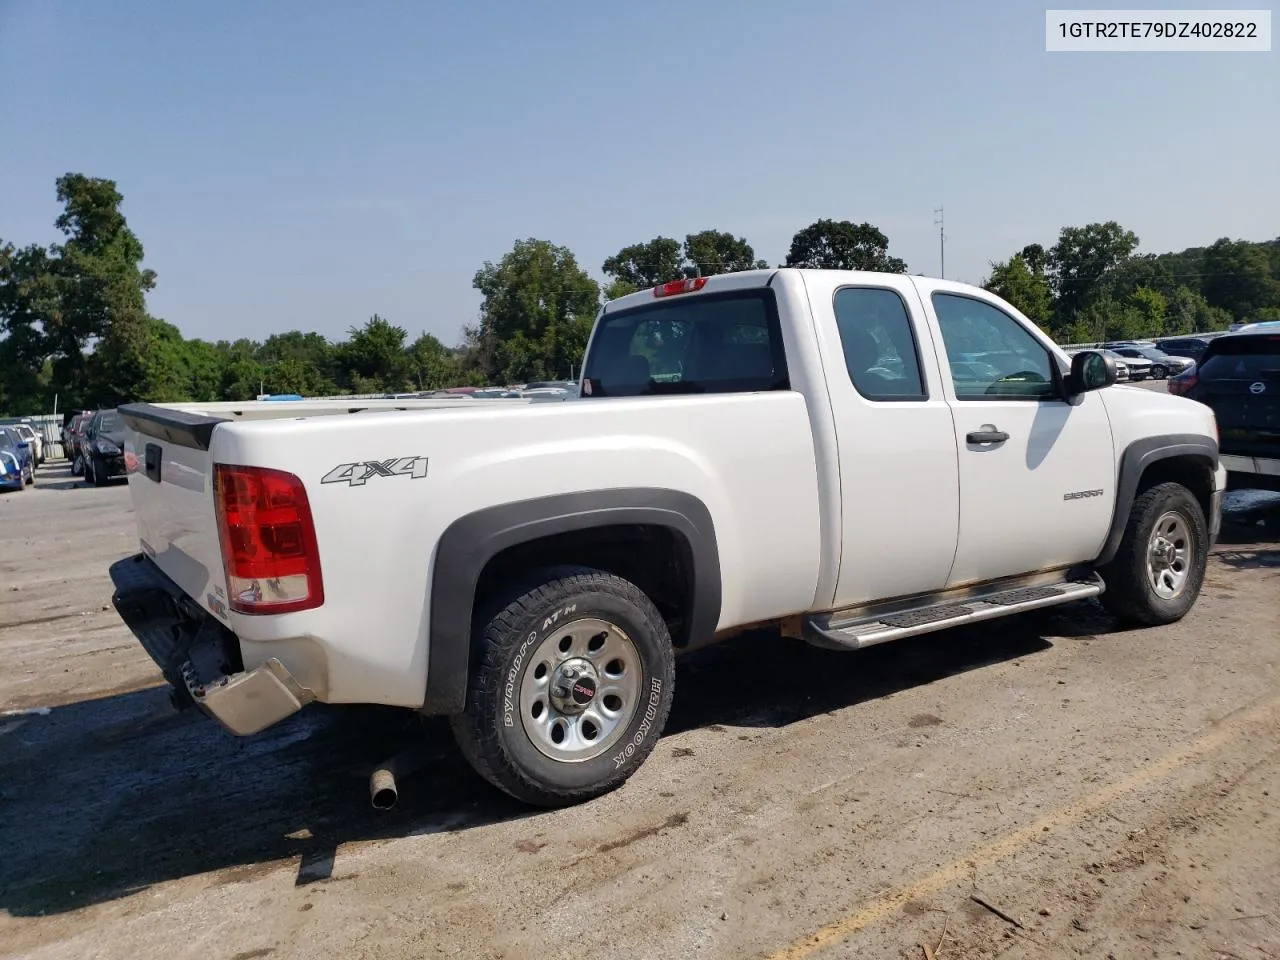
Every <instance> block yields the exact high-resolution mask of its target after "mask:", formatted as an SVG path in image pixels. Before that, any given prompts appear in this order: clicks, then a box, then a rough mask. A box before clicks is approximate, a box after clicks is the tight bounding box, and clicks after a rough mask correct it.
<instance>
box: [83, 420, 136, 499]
mask: <svg viewBox="0 0 1280 960" xmlns="http://www.w3.org/2000/svg"><path fill="white" fill-rule="evenodd" d="M80 449H81V452H82V458H83V460H84V477H85V479H86V480H88V481H90V482H91V483H93V485H94V486H95V487H101V486H102V485H103V484H105V483H106V482H107V481H108V480H111V479H113V478H115V477H124V476H127V475H128V471H127V470H126V469H125V465H124V421H123V420H121V419H120V414H118V413H116V411H114V410H99V411H97V412H96V413H95V414H94V415H93V416H91V417H90V418H89V421H88V423H86V424H85V426H84V437H83V439H82V440H81V442H80Z"/></svg>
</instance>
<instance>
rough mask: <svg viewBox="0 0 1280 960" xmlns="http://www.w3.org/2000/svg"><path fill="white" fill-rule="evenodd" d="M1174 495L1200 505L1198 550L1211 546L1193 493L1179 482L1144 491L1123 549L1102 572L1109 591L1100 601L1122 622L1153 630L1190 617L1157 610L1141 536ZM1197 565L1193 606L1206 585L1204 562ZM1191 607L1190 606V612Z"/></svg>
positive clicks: (1195, 515) (1131, 511) (1132, 512)
mask: <svg viewBox="0 0 1280 960" xmlns="http://www.w3.org/2000/svg"><path fill="white" fill-rule="evenodd" d="M1174 494H1181V495H1184V496H1186V497H1187V498H1188V499H1189V500H1190V501H1191V502H1192V503H1193V504H1196V506H1197V509H1196V510H1195V511H1194V512H1193V515H1192V523H1191V526H1192V527H1194V533H1195V536H1196V539H1197V541H1198V549H1199V550H1201V551H1203V550H1204V549H1205V547H1206V545H1207V543H1208V539H1207V536H1208V528H1207V525H1206V524H1205V521H1204V516H1203V513H1202V512H1201V510H1200V509H1199V505H1198V504H1197V503H1196V499H1195V497H1194V496H1193V495H1192V493H1191V491H1190V490H1188V489H1187V488H1186V487H1185V486H1183V485H1182V484H1180V483H1177V482H1176V481H1168V482H1165V483H1158V484H1156V485H1155V486H1153V487H1151V488H1149V489H1147V490H1144V491H1143V492H1142V493H1141V494H1140V495H1139V496H1138V497H1137V498H1136V499H1135V500H1134V501H1133V506H1132V507H1131V508H1130V509H1129V518H1128V520H1127V522H1126V524H1125V531H1124V537H1123V539H1121V541H1120V549H1119V550H1118V551H1117V552H1116V555H1115V557H1114V558H1113V559H1112V560H1111V562H1110V563H1108V564H1107V565H1106V567H1105V568H1104V569H1103V570H1102V571H1101V573H1102V578H1103V580H1104V581H1105V583H1106V585H1107V589H1106V591H1105V592H1103V594H1102V596H1101V597H1100V598H1099V599H1100V600H1101V602H1102V605H1103V607H1105V608H1106V609H1107V610H1108V611H1109V612H1110V613H1111V614H1113V615H1114V616H1115V617H1117V618H1118V619H1119V620H1121V621H1124V622H1127V623H1132V624H1136V625H1141V626H1148V627H1151V626H1160V625H1163V624H1167V623H1172V622H1175V621H1177V620H1180V619H1181V618H1182V617H1183V616H1185V615H1186V610H1184V611H1182V612H1181V613H1179V614H1178V615H1177V616H1173V617H1172V618H1171V617H1170V616H1169V615H1168V614H1167V613H1161V612H1159V611H1157V610H1155V609H1153V607H1152V602H1151V591H1150V587H1149V585H1148V584H1147V582H1146V574H1145V565H1146V546H1147V545H1146V538H1145V537H1139V536H1138V535H1137V533H1138V529H1139V528H1140V527H1142V526H1143V525H1144V524H1145V523H1146V520H1147V518H1148V517H1149V515H1150V514H1151V513H1153V512H1154V508H1155V505H1156V504H1158V503H1159V502H1160V501H1162V500H1165V499H1167V498H1168V497H1170V496H1172V495H1174ZM1195 563H1196V566H1197V567H1198V568H1199V569H1198V570H1196V571H1194V572H1193V574H1192V576H1193V578H1194V580H1195V582H1193V583H1190V584H1188V588H1189V590H1190V591H1191V593H1192V596H1193V599H1192V604H1194V602H1195V600H1194V598H1195V596H1197V595H1198V594H1199V591H1200V588H1201V586H1202V584H1203V582H1204V568H1203V563H1202V561H1201V559H1200V558H1197V559H1196V560H1195ZM1190 606H1191V605H1188V608H1187V609H1188V610H1189V609H1190Z"/></svg>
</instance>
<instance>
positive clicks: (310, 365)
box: [0, 174, 1280, 415]
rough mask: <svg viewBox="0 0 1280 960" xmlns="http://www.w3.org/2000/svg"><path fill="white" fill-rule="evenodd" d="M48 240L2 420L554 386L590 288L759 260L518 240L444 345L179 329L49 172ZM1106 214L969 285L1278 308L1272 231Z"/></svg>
mask: <svg viewBox="0 0 1280 960" xmlns="http://www.w3.org/2000/svg"><path fill="white" fill-rule="evenodd" d="M56 189H57V197H58V201H59V202H60V203H61V204H62V208H63V209H62V213H61V214H60V215H59V216H58V218H57V220H56V221H55V226H56V227H57V229H58V230H59V231H60V233H61V234H62V237H63V239H62V241H61V242H59V243H54V244H51V245H49V246H47V247H45V246H41V245H38V244H30V245H27V246H24V247H18V246H16V245H15V244H13V243H12V242H5V241H4V240H3V239H0V412H2V413H8V414H16V415H24V414H32V413H38V412H44V411H47V410H49V409H51V407H52V405H53V400H54V397H55V395H56V396H57V397H58V402H59V406H60V408H62V409H83V408H96V407H109V406H116V405H118V404H120V403H122V402H126V401H132V400H147V401H151V402H161V403H163V402H177V401H188V400H194V401H204V402H207V401H215V400H246V399H251V398H252V397H254V396H256V395H258V394H259V393H269V394H270V393H298V394H302V395H304V396H323V395H326V394H343V393H383V392H397V393H398V392H410V391H428V390H436V389H441V388H444V387H452V386H464V385H473V386H480V385H485V384H507V383H524V382H529V381H533V380H555V379H561V378H565V377H569V376H571V375H572V374H573V373H574V372H576V370H577V366H578V364H579V363H580V361H581V359H582V355H583V351H584V350H585V348H586V343H587V338H588V336H589V334H590V332H591V327H592V324H593V323H594V320H595V317H596V315H597V313H598V312H599V309H600V306H601V303H602V301H603V300H608V299H613V298H616V297H619V296H622V295H624V294H627V293H630V292H633V291H635V290H641V289H646V288H648V287H652V286H656V285H657V284H660V283H664V282H667V281H670V280H676V279H679V278H681V277H682V276H685V275H686V271H690V270H693V271H696V272H698V273H700V274H701V275H702V276H713V275H715V274H720V273H731V272H736V271H741V270H750V269H754V268H761V267H768V266H769V264H768V263H767V262H766V261H764V260H762V259H760V258H758V257H757V256H756V253H755V251H754V249H753V248H752V246H751V244H750V243H748V242H747V240H746V239H745V238H743V237H740V236H735V235H734V234H732V233H728V232H725V231H720V230H704V231H701V232H698V233H692V234H688V235H686V236H685V237H684V239H683V240H680V239H677V238H674V237H666V236H658V237H655V238H653V239H651V240H648V241H645V242H641V243H635V244H631V245H628V246H625V247H623V248H622V249H620V250H619V251H618V252H617V253H616V254H614V255H613V256H611V257H609V258H607V259H606V260H605V261H604V263H603V264H602V265H601V272H602V273H603V275H604V277H605V282H604V283H603V284H601V283H599V282H597V281H596V280H595V279H594V278H592V277H591V275H590V274H589V273H588V272H587V271H586V270H585V269H584V268H583V267H582V266H581V265H580V264H579V263H578V260H577V258H576V257H575V256H574V254H573V252H572V251H571V250H570V249H568V248H567V247H564V246H559V245H557V244H554V243H551V242H549V241H546V240H540V239H533V238H530V239H525V240H518V241H516V242H515V244H514V245H513V247H512V249H511V250H510V251H508V252H507V253H506V254H505V255H504V256H503V257H502V258H501V259H500V260H498V261H496V262H486V263H485V264H484V265H483V266H482V267H481V268H480V269H479V270H478V271H477V272H476V274H475V275H474V277H473V278H472V284H473V286H474V288H475V289H476V290H477V291H479V293H480V294H481V298H482V300H481V306H480V310H479V314H478V316H477V317H476V319H475V321H474V322H473V323H471V324H469V325H466V326H463V328H462V334H461V338H460V342H458V343H457V344H455V345H452V346H447V345H445V344H444V343H442V342H441V341H440V340H439V339H438V338H436V337H434V336H432V335H431V334H427V333H423V334H421V335H420V336H418V337H416V338H413V339H411V338H410V335H409V333H408V331H407V330H405V328H403V327H401V326H397V325H396V324H394V323H392V322H391V321H390V320H388V319H386V318H383V317H381V316H378V315H377V314H375V315H373V316H372V317H371V318H369V319H368V320H367V321H366V322H364V323H363V324H361V325H359V326H355V325H353V326H351V327H350V328H349V329H348V331H347V335H346V337H345V338H344V339H340V340H336V341H335V340H329V339H327V338H326V337H324V336H322V335H320V334H318V333H315V332H313V331H302V330H291V331H287V332H282V333H275V334H271V335H270V336H268V337H266V338H265V339H263V340H260V341H259V340H250V339H240V340H235V341H227V340H218V341H208V340H201V339H187V338H185V337H184V336H183V335H182V333H181V332H180V331H179V329H178V328H177V327H176V326H174V325H173V324H172V323H169V322H167V321H166V320H164V319H162V318H159V317H154V316H152V315H151V314H150V313H149V312H148V311H147V307H146V294H147V293H148V292H149V291H151V290H152V289H153V288H154V287H155V284H156V281H157V277H156V275H155V273H154V272H153V271H151V270H149V269H146V268H144V267H143V265H142V264H143V259H144V250H143V246H142V242H141V241H140V240H139V238H138V237H137V236H136V235H135V234H134V233H133V231H132V230H131V229H130V228H129V225H128V223H127V221H126V219H125V216H124V214H123V213H122V211H121V209H120V208H121V204H122V202H123V197H122V196H121V194H120V192H119V191H118V190H117V188H116V184H115V183H114V182H113V181H111V180H105V179H99V178H92V177H88V176H85V175H83V174H67V175H65V176H63V177H60V178H58V180H57V183H56ZM1137 247H1138V238H1137V236H1136V235H1134V234H1133V233H1132V232H1131V231H1128V230H1125V229H1124V228H1122V227H1121V226H1120V225H1119V224H1117V223H1114V222H1109V223H1104V224H1089V225H1087V226H1084V227H1066V228H1064V229H1063V230H1062V232H1061V234H1060V235H1059V237H1058V240H1057V242H1056V243H1055V244H1053V246H1051V247H1049V248H1048V249H1045V248H1044V247H1042V246H1040V245H1038V244H1030V245H1028V246H1027V247H1024V248H1023V249H1022V250H1021V251H1019V252H1018V253H1016V254H1015V255H1013V256H1012V257H1010V258H1009V259H1008V260H1006V261H1002V262H999V263H994V264H992V270H991V275H990V276H989V277H988V278H987V279H986V280H985V281H984V286H986V287H987V289H989V290H992V291H994V292H995V293H997V294H999V295H1001V296H1003V297H1004V298H1005V299H1007V300H1009V301H1010V302H1011V303H1013V304H1014V305H1015V306H1016V307H1018V309H1020V310H1021V311H1023V312H1024V313H1025V314H1026V315H1027V316H1028V317H1030V318H1031V319H1032V320H1034V321H1035V322H1036V323H1038V324H1040V325H1041V326H1043V327H1044V329H1046V330H1047V331H1049V332H1050V333H1051V334H1052V335H1053V336H1054V337H1056V338H1057V339H1058V340H1059V341H1060V342H1079V341H1088V340H1102V339H1116V338H1121V337H1148V336H1156V335H1160V334H1176V333H1187V332H1192V331H1194V330H1209V329H1221V328H1224V327H1225V326H1227V325H1228V324H1229V323H1230V322H1231V321H1232V320H1257V319H1267V318H1273V319H1274V318H1278V317H1280V240H1277V241H1269V242H1264V243H1251V242H1247V241H1233V240H1226V239H1223V240H1219V241H1217V242H1216V243H1214V244H1212V245H1211V246H1209V247H1203V248H1193V249H1189V250H1184V251H1182V252H1181V253H1168V254H1159V255H1154V256H1153V255H1146V254H1137V253H1136V252H1135V251H1136V250H1137ZM779 266H791V267H814V268H825V269H856V270H878V271H886V272H891V273H905V272H907V264H906V263H905V262H904V261H903V260H902V259H900V258H898V257H895V256H892V255H891V254H890V253H889V239H888V237H886V236H885V234H884V233H883V232H882V231H881V230H880V229H879V228H877V227H875V226H874V225H873V224H870V223H855V222H853V221H851V220H832V219H821V220H818V221H816V222H815V223H812V224H810V225H808V226H806V227H804V228H803V229H802V230H800V231H799V232H798V233H796V235H795V236H794V237H793V238H792V242H791V246H790V249H789V250H788V253H787V257H786V260H785V262H784V263H783V264H779Z"/></svg>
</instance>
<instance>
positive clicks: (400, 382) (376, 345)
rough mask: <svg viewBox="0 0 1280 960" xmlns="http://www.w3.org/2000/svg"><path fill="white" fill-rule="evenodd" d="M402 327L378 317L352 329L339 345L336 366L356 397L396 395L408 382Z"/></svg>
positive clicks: (404, 335)
mask: <svg viewBox="0 0 1280 960" xmlns="http://www.w3.org/2000/svg"><path fill="white" fill-rule="evenodd" d="M408 335H409V334H408V332H407V331H406V330H405V329H404V328H403V327H397V326H396V325H395V324H393V323H390V322H389V321H387V320H385V319H383V318H382V317H380V316H378V315H377V314H376V313H375V314H374V315H373V316H372V317H370V318H369V320H368V322H367V323H366V324H365V325H364V326H363V327H352V328H351V330H350V335H349V336H348V338H347V340H346V342H345V343H342V344H339V345H338V349H337V353H338V362H339V364H340V365H341V366H342V369H343V370H344V372H345V373H346V374H347V377H348V379H349V381H350V383H351V386H352V389H353V390H354V392H356V393H378V392H380V391H382V390H390V391H392V392H398V391H400V390H403V389H404V388H405V386H406V384H407V381H408V375H409V370H408V363H407V360H406V357H405V350H404V341H405V338H406V337H407V336H408Z"/></svg>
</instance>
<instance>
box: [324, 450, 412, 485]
mask: <svg viewBox="0 0 1280 960" xmlns="http://www.w3.org/2000/svg"><path fill="white" fill-rule="evenodd" d="M426 475H427V458H426V457H392V458H391V459H390V460H363V461H361V462H359V463H340V464H338V465H337V466H336V467H334V468H333V469H332V470H330V471H329V472H328V473H326V474H325V475H324V477H323V478H322V479H321V480H320V482H321V483H345V484H348V485H349V486H352V487H360V486H363V485H364V484H365V483H367V482H368V481H369V480H370V478H372V477H413V479H415V480H421V479H422V478H423V477H425V476H426Z"/></svg>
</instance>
